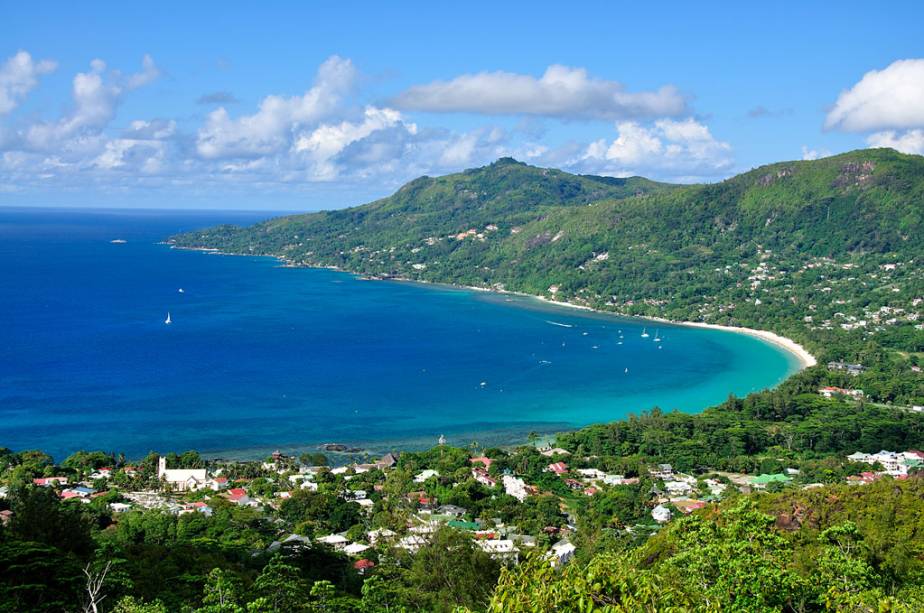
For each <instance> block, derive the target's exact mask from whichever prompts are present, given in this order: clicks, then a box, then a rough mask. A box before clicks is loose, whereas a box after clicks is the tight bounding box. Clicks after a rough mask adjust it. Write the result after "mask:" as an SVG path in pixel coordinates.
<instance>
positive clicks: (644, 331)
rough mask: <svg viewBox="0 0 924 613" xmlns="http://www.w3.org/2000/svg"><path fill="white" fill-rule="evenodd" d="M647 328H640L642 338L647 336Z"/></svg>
mask: <svg viewBox="0 0 924 613" xmlns="http://www.w3.org/2000/svg"><path fill="white" fill-rule="evenodd" d="M648 336H649V334H648V328H642V338H648Z"/></svg>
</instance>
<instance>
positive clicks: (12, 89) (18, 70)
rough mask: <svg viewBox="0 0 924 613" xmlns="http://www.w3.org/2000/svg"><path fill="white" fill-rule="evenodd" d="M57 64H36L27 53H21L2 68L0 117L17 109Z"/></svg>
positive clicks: (0, 70) (41, 62)
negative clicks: (43, 76) (40, 78)
mask: <svg viewBox="0 0 924 613" xmlns="http://www.w3.org/2000/svg"><path fill="white" fill-rule="evenodd" d="M56 67H57V64H55V62H53V61H51V60H41V61H38V62H36V61H35V60H33V59H32V56H31V55H30V54H29V53H27V52H26V51H20V52H18V53H16V55H14V56H13V57H11V58H9V59H8V60H7V61H6V62H4V63H3V65H2V66H0V115H3V114H6V113H9V112H10V111H12V110H13V109H15V108H16V107H17V106H18V105H19V103H20V102H21V101H22V100H23V98H25V97H26V95H27V94H28V93H29V92H30V91H32V90H33V89H35V86H36V85H38V78H39V77H40V76H41V75H43V74H46V73H49V72H51V71H52V70H54V69H55V68H56Z"/></svg>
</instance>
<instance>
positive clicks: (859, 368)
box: [828, 362, 866, 377]
mask: <svg viewBox="0 0 924 613" xmlns="http://www.w3.org/2000/svg"><path fill="white" fill-rule="evenodd" d="M828 370H842V371H845V372H846V373H847V374H848V375H851V376H853V377H856V376H857V375H859V374H862V373H863V371H864V370H866V367H865V366H863V365H862V364H848V363H847V362H828Z"/></svg>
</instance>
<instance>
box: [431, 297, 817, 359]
mask: <svg viewBox="0 0 924 613" xmlns="http://www.w3.org/2000/svg"><path fill="white" fill-rule="evenodd" d="M414 282H415V283H419V282H418V281H414ZM445 285H449V286H450V287H462V288H465V289H469V290H474V291H479V292H492V293H495V294H510V295H514V296H521V297H524V298H532V299H534V300H538V301H539V302H544V303H546V304H551V305H554V306H559V307H567V308H569V309H578V310H581V311H590V312H593V313H600V314H602V315H615V316H618V317H632V318H634V319H646V320H648V321H656V322H659V323H664V324H669V325H672V326H683V327H686V328H705V329H708V330H722V331H724V332H734V333H737V334H746V335H748V336H753V337H755V338H759V339H760V340H762V341H764V342H767V343H770V344H771V345H774V346H776V347H779V348H780V349H783V350H784V351H786V352H787V353H789V354H790V355H792V356H793V357H795V358H796V361H797V362H798V363H799V368H798V370H797V372H799V371H802V370H805V369H806V368H810V367H812V366H815V365H816V364H818V360H817V359H815V356H813V355H812V354H811V353H809V351H808V350H807V349H806V348H805V347H803V346H802V345H800V344H799V343H797V342H796V341H794V340H792V339H791V338H787V337H785V336H782V335H780V334H777V333H776V332H770V331H769V330H757V329H755V328H745V327H743V326H725V325H721V324H710V323H706V322H702V321H674V320H671V319H665V318H663V317H654V316H647V315H623V314H620V313H614V312H613V311H604V310H602V309H595V308H593V307H589V306H586V305H583V304H572V303H570V302H565V301H563V300H552V299H551V298H545V297H543V296H534V295H532V294H526V293H523V292H511V291H507V290H494V289H489V288H484V287H473V286H466V285H461V286H460V285H452V284H445Z"/></svg>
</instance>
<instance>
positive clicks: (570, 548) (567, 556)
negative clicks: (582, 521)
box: [548, 540, 577, 567]
mask: <svg viewBox="0 0 924 613" xmlns="http://www.w3.org/2000/svg"><path fill="white" fill-rule="evenodd" d="M576 550H577V547H575V546H574V545H572V544H571V543H570V542H568V541H565V540H561V541H558V542H557V543H555V544H554V545H552V549H551V550H550V551H549V553H548V557H549V562H550V563H551V564H552V566H555V567H558V566H562V565H564V564H567V563H568V561H569V560H571V558H573V557H574V552H575V551H576Z"/></svg>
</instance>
